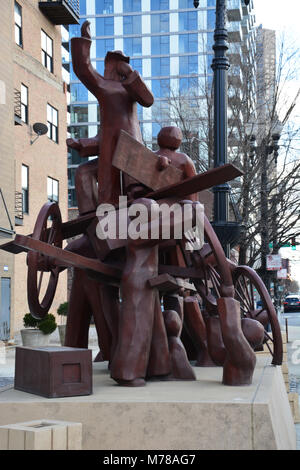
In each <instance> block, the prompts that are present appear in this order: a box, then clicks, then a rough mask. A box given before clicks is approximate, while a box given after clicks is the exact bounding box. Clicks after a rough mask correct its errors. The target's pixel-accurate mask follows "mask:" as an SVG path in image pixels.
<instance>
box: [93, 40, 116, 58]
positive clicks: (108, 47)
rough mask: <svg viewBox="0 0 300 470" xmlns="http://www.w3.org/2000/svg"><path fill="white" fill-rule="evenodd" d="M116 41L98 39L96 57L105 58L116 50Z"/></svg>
mask: <svg viewBox="0 0 300 470" xmlns="http://www.w3.org/2000/svg"><path fill="white" fill-rule="evenodd" d="M114 44H115V41H114V39H113V38H112V39H97V40H96V57H97V58H98V59H100V58H101V57H105V56H106V53H107V52H108V51H113V50H114Z"/></svg>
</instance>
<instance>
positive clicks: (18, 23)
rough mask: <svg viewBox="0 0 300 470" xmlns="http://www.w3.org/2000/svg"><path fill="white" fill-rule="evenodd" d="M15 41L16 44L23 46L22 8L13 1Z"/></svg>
mask: <svg viewBox="0 0 300 470" xmlns="http://www.w3.org/2000/svg"><path fill="white" fill-rule="evenodd" d="M15 41H16V44H18V46H20V47H22V46H23V39H22V8H21V7H20V5H19V4H18V3H17V2H15Z"/></svg>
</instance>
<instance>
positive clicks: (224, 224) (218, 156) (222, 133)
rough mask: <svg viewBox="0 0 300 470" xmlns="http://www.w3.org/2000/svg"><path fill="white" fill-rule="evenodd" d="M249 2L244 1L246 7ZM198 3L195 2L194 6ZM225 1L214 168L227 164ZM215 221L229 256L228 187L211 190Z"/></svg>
mask: <svg viewBox="0 0 300 470" xmlns="http://www.w3.org/2000/svg"><path fill="white" fill-rule="evenodd" d="M249 2H250V0H244V3H245V4H246V5H248V4H249ZM198 6H199V1H198V0H194V7H195V8H197V7H198ZM226 11H227V0H216V25H215V33H214V41H215V42H214V45H213V50H214V59H213V62H212V69H213V71H214V166H215V167H218V166H221V165H224V164H225V163H227V90H228V86H227V72H228V69H229V67H230V64H229V60H228V58H227V56H226V51H227V50H228V41H227V40H228V34H227V29H226ZM213 191H214V222H213V227H214V229H215V231H216V233H217V235H218V237H219V239H220V241H221V243H222V246H223V248H224V251H225V253H226V256H227V257H229V254H230V244H233V243H234V242H235V241H236V240H237V239H238V236H239V228H240V226H239V224H238V223H235V222H228V212H229V205H228V200H229V198H228V194H229V191H230V187H229V185H228V184H222V185H219V186H215V187H214V190H213Z"/></svg>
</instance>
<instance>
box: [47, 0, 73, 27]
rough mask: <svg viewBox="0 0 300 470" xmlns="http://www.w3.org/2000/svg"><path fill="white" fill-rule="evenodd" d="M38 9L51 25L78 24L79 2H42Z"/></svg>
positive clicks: (70, 0)
mask: <svg viewBox="0 0 300 470" xmlns="http://www.w3.org/2000/svg"><path fill="white" fill-rule="evenodd" d="M39 8H40V10H41V11H42V12H43V14H44V15H45V16H47V18H48V19H49V20H50V21H51V22H52V23H53V24H78V23H79V0H48V1H47V0H43V1H39Z"/></svg>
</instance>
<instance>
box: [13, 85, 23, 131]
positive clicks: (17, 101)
mask: <svg viewBox="0 0 300 470" xmlns="http://www.w3.org/2000/svg"><path fill="white" fill-rule="evenodd" d="M14 112H15V125H16V126H21V125H22V115H21V92H20V91H19V90H17V89H16V88H15V90H14Z"/></svg>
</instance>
